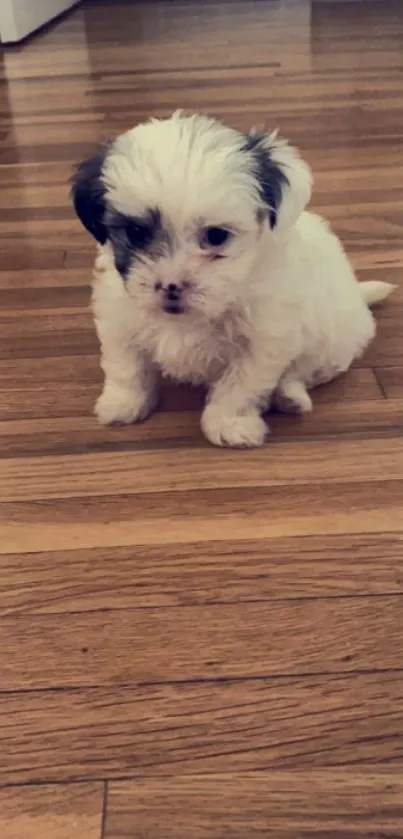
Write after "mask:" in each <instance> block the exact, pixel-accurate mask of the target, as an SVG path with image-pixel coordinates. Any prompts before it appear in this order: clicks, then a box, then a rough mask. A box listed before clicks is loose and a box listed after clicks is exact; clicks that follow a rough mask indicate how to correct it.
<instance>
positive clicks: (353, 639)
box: [0, 0, 403, 839]
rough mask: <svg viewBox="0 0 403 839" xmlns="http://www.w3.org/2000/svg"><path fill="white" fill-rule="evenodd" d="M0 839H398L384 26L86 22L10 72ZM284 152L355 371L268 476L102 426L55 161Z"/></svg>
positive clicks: (255, 19) (103, 14) (168, 424)
mask: <svg viewBox="0 0 403 839" xmlns="http://www.w3.org/2000/svg"><path fill="white" fill-rule="evenodd" d="M1 97H2V98H1V115H2V128H1V150H0V212H1V216H2V223H1V233H0V236H1V238H0V303H1V307H0V321H1V323H0V359H1V360H0V379H1V383H0V387H1V398H0V419H1V422H0V455H1V462H0V500H1V502H2V505H1V530H0V727H1V735H0V782H1V789H0V835H1V839H100V837H101V836H103V837H105V839H190V837H191V839H251V838H252V837H254V839H263V837H264V839H267V837H273V839H336V837H337V839H354V837H355V839H368V838H369V839H374V837H378V839H380V837H403V440H402V430H403V153H402V148H403V145H402V134H403V4H402V3H401V0H367V2H365V0H361V2H360V0H333V1H332V0H317V2H314V0H312V2H310V0H282V2H281V1H280V0H222V2H214V0H150V1H149V2H147V0H143V1H142V2H139V3H135V2H128V1H127V0H126V2H124V0H110V2H105V0H100V2H88V3H84V4H83V5H81V6H78V7H77V8H76V9H75V10H74V11H73V12H72V13H71V14H69V15H67V16H66V17H64V18H63V19H61V20H60V22H58V23H57V24H56V25H54V26H52V27H50V28H48V29H47V30H45V31H43V32H42V33H40V34H39V35H37V36H36V37H35V38H33V39H31V40H30V41H29V42H28V43H27V44H26V45H25V46H23V47H21V48H18V47H16V48H11V49H7V50H6V51H5V53H4V55H3V59H2V72H1ZM178 106H183V107H185V108H186V109H191V110H201V111H205V110H207V111H209V112H210V113H212V114H216V115H220V116H221V117H223V118H224V119H225V120H227V121H229V122H230V123H232V124H233V125H235V126H237V127H239V128H242V129H247V128H248V127H250V126H251V125H252V124H254V123H255V124H258V125H259V124H264V123H265V124H267V125H268V126H271V127H274V126H276V125H278V124H279V125H280V128H281V130H282V132H283V133H284V134H285V135H286V136H289V137H290V138H291V139H292V140H293V142H294V143H296V144H297V145H299V146H300V147H301V149H302V150H303V152H304V154H305V156H306V157H307V158H308V160H309V162H310V163H311V164H312V166H313V167H314V170H315V173H316V188H315V196H314V200H313V206H314V207H315V208H316V209H317V210H319V211H320V212H322V213H323V214H325V215H326V216H327V217H328V218H329V219H331V221H332V222H333V224H334V226H335V228H336V230H337V231H338V232H339V233H340V234H341V236H342V237H343V240H344V242H345V244H346V247H347V249H348V250H349V253H350V254H351V257H352V259H353V261H354V264H355V266H356V268H357V270H358V272H359V276H360V278H361V279H385V280H390V281H393V282H396V283H398V284H400V290H399V291H398V292H397V293H396V295H395V297H394V298H393V299H391V300H390V301H388V302H387V304H386V305H385V306H384V307H383V308H382V309H381V310H380V311H379V335H378V338H377V340H376V342H375V343H374V345H373V346H372V348H371V349H370V351H369V352H368V354H367V355H366V357H365V358H364V360H363V361H362V362H361V364H360V366H357V367H356V368H355V369H353V370H352V371H351V372H350V373H349V374H348V375H347V376H346V377H345V378H344V379H343V380H340V381H339V382H337V383H336V384H334V385H333V386H330V387H328V388H326V389H322V390H321V391H318V392H317V394H316V395H315V412H314V414H313V415H312V416H311V417H308V418H306V419H305V418H304V419H303V420H297V419H286V418H285V417H273V420H272V427H273V433H272V436H271V439H270V442H269V443H268V444H267V446H266V447H265V448H264V450H262V451H257V452H229V451H219V450H215V449H213V448H211V447H209V446H208V445H207V443H206V442H205V441H204V440H203V438H202V436H201V433H200V430H199V413H200V411H199V409H200V404H201V396H200V394H198V393H193V394H192V393H189V392H188V391H187V390H186V389H182V390H175V389H172V388H171V389H168V390H167V392H166V394H165V397H164V403H163V408H162V410H161V411H160V412H159V413H158V414H156V415H155V416H154V417H153V418H152V419H150V420H149V421H148V422H147V423H145V424H144V425H141V426H139V427H134V428H129V429H125V430H122V429H120V430H105V429H102V428H100V427H99V426H98V425H97V424H96V422H95V419H94V418H93V416H92V405H93V402H94V399H95V397H96V395H97V394H98V392H99V388H100V381H101V379H100V373H99V369H98V350H97V342H96V339H95V335H94V330H93V327H92V322H91V318H90V315H89V313H88V301H89V279H90V274H91V263H92V257H93V251H92V244H91V241H90V239H89V237H88V236H87V235H86V234H85V232H84V231H83V230H82V229H81V227H80V226H79V224H78V222H77V221H76V220H75V219H74V217H73V213H72V210H71V207H70V203H69V197H68V179H69V175H70V172H71V169H72V166H73V163H74V162H76V161H78V160H80V159H81V158H82V157H84V155H85V154H87V152H89V150H90V149H91V148H92V147H93V145H94V143H95V142H96V141H98V140H100V139H102V138H105V137H107V136H108V135H111V134H112V135H114V134H116V133H117V132H119V131H120V130H122V129H124V128H127V127H130V126H131V125H132V124H134V123H135V122H137V121H138V120H142V119H144V118H146V117H148V116H150V115H152V114H155V115H164V114H169V113H170V112H171V111H172V110H173V109H174V108H176V107H178Z"/></svg>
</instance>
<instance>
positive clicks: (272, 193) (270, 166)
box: [242, 132, 288, 230]
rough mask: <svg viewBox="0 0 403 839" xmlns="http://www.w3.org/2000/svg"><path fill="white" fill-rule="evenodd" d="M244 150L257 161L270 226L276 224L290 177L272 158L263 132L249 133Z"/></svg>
mask: <svg viewBox="0 0 403 839" xmlns="http://www.w3.org/2000/svg"><path fill="white" fill-rule="evenodd" d="M242 151H248V152H251V153H252V155H253V158H254V162H255V175H256V178H257V181H258V184H259V191H260V195H261V197H262V199H263V201H264V203H265V204H266V205H267V207H268V211H269V224H270V228H271V229H272V230H273V228H274V227H275V226H276V223H277V213H278V210H279V207H280V204H281V199H282V194H283V189H284V187H285V186H286V185H288V179H287V177H286V175H285V174H284V172H283V171H282V170H281V169H280V167H279V166H278V165H277V164H276V163H275V162H274V161H273V160H272V159H271V157H270V149H269V148H267V141H266V137H265V135H264V134H262V133H258V132H256V133H252V134H248V135H247V137H246V142H245V145H244V146H243V147H242Z"/></svg>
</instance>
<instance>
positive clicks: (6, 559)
mask: <svg viewBox="0 0 403 839" xmlns="http://www.w3.org/2000/svg"><path fill="white" fill-rule="evenodd" d="M402 549H403V535H402V534H390V535H389V536H387V535H382V534H381V535H377V534H375V535H366V536H364V535H351V534H349V535H348V536H338V535H335V536H318V537H315V536H313V537H310V538H303V539H301V538H277V539H266V540H265V539H255V540H253V539H251V540H250V541H245V542H242V541H235V542H232V541H230V540H228V542H224V543H222V542H208V541H207V542H201V543H196V544H194V545H192V546H191V547H189V546H187V545H175V544H174V545H167V546H166V547H165V550H164V551H163V552H162V551H161V549H160V548H159V547H157V548H155V547H143V548H140V547H134V546H133V547H132V546H130V547H124V548H113V549H96V550H72V551H67V550H61V551H51V552H49V553H28V554H4V555H0V602H1V611H2V615H3V616H4V615H7V614H18V615H20V614H22V613H23V614H25V613H37V614H38V613H44V612H54V613H60V612H63V613H65V612H85V611H93V610H101V609H125V608H130V609H133V608H144V607H148V606H154V607H163V606H164V607H165V606H180V605H190V604H198V605H201V604H203V603H205V604H209V603H241V602H245V601H267V600H278V599H284V598H287V599H290V600H294V599H300V598H303V597H305V598H309V599H311V598H313V597H343V596H353V595H355V596H356V595H361V596H363V595H376V594H402V592H403V588H402V587H403V574H402V573H401V570H400V559H401V556H402ZM352 554H353V556H354V561H353V562H352V561H351V555H352ZM117 580H124V581H125V584H124V587H121V586H120V585H118V584H117Z"/></svg>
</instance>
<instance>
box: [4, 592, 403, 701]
mask: <svg viewBox="0 0 403 839" xmlns="http://www.w3.org/2000/svg"><path fill="white" fill-rule="evenodd" d="M0 634H1V638H2V644H3V645H4V648H5V649H7V650H8V652H9V658H8V660H5V661H4V663H3V667H2V672H3V679H4V681H5V683H6V684H7V686H8V689H9V690H37V689H38V688H43V687H45V688H46V687H57V688H63V687H82V686H91V685H98V684H99V679H100V675H101V674H102V683H103V684H105V685H113V684H114V685H116V686H118V685H120V684H126V683H129V682H134V683H149V682H161V681H186V679H190V680H191V681H194V680H198V679H211V678H217V679H222V678H242V677H245V678H251V677H256V676H266V675H269V674H270V675H294V674H295V675H296V674H300V675H301V676H303V675H304V674H309V673H340V672H350V671H366V670H374V671H380V670H387V669H391V670H403V625H402V622H401V602H400V598H399V596H393V595H388V596H378V597H346V598H340V600H339V601H337V599H334V598H331V599H324V598H323V599H317V600H316V599H312V600H306V601H304V600H302V601H294V602H292V603H290V602H289V601H273V602H272V603H271V604H270V605H268V604H267V603H259V602H249V603H238V604H212V605H211V604H206V605H203V606H189V607H188V606H183V607H180V608H177V607H172V608H169V609H164V608H163V609H155V608H147V609H142V610H140V611H137V610H133V609H131V608H130V604H128V607H127V609H122V610H119V611H114V610H103V611H94V612H91V611H89V612H83V613H73V614H72V613H59V614H58V615H55V614H43V615H29V616H28V617H27V618H23V617H22V618H21V620H19V621H18V622H16V621H15V620H13V619H12V618H10V617H8V618H7V617H5V618H3V619H2V620H1V621H0ZM55 658H56V659H57V661H58V666H57V670H56V672H55Z"/></svg>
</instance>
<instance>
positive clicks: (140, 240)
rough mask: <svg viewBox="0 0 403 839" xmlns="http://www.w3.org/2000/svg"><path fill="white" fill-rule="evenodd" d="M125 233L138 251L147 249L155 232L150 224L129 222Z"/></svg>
mask: <svg viewBox="0 0 403 839" xmlns="http://www.w3.org/2000/svg"><path fill="white" fill-rule="evenodd" d="M125 233H126V236H127V238H128V240H129V242H130V244H131V246H132V247H133V248H135V249H136V250H142V249H143V248H146V247H147V245H149V244H150V242H151V240H152V238H153V231H152V229H151V227H150V226H149V225H148V224H139V223H138V222H135V221H129V222H128V223H127V224H126V225H125Z"/></svg>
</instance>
